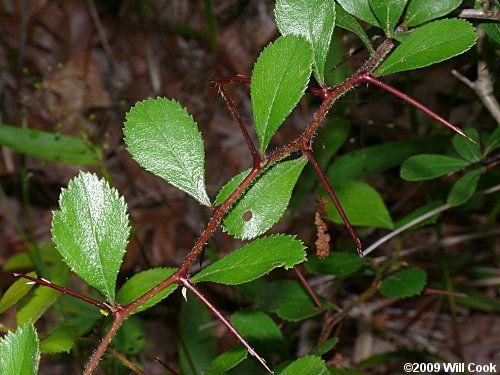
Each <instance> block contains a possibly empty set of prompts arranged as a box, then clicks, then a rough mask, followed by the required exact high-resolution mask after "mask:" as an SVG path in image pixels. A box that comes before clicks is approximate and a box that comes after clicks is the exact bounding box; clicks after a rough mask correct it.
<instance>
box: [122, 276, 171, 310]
mask: <svg viewBox="0 0 500 375" xmlns="http://www.w3.org/2000/svg"><path fill="white" fill-rule="evenodd" d="M174 272H175V268H151V269H149V270H146V271H143V272H140V273H138V274H135V275H134V276H132V277H131V278H130V279H128V280H127V281H126V282H125V284H123V286H122V287H121V288H120V291H119V292H118V293H117V295H116V301H117V302H118V303H119V304H120V305H122V306H124V305H127V304H129V303H131V302H133V301H134V300H136V299H137V298H139V297H140V296H142V295H143V294H144V293H146V292H147V291H148V290H150V289H152V288H154V287H155V286H156V285H158V284H160V283H161V282H162V281H163V280H165V279H166V278H168V277H169V276H170V275H172V274H173V273H174ZM176 288H177V284H174V285H170V286H169V287H168V288H166V289H164V290H163V291H161V292H160V293H158V294H157V295H155V296H154V297H153V298H151V299H150V300H149V301H147V302H145V303H144V304H143V305H142V306H140V307H138V308H137V309H135V310H134V312H135V313H137V312H140V311H144V310H146V309H149V308H150V307H152V306H154V305H156V304H157V303H158V302H160V301H161V300H162V299H164V298H167V297H168V296H169V295H170V293H172V292H173V291H174V290H175V289H176Z"/></svg>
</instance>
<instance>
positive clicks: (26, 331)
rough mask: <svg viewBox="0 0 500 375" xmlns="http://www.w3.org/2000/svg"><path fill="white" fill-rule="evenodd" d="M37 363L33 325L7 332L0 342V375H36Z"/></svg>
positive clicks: (37, 350)
mask: <svg viewBox="0 0 500 375" xmlns="http://www.w3.org/2000/svg"><path fill="white" fill-rule="evenodd" d="M39 362H40V351H39V349H38V337H37V335H36V331H35V327H33V324H27V325H25V326H23V327H20V328H18V329H17V331H16V332H9V333H7V335H6V336H4V337H3V338H2V339H1V340H0V374H3V375H36V374H37V373H38V364H39Z"/></svg>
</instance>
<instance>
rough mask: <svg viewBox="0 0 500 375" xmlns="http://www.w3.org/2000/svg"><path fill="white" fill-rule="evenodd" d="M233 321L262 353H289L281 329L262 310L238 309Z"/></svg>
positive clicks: (283, 354)
mask: <svg viewBox="0 0 500 375" xmlns="http://www.w3.org/2000/svg"><path fill="white" fill-rule="evenodd" d="M231 323H232V324H233V325H234V327H235V328H236V329H237V331H238V332H239V333H240V334H241V335H242V336H243V337H244V338H245V339H246V340H247V341H248V343H249V344H250V345H251V346H252V347H253V348H254V349H255V350H256V351H257V353H259V354H260V355H264V356H268V355H269V353H276V354H279V355H281V356H286V355H287V354H288V349H287V345H286V342H285V338H284V337H283V334H282V333H281V331H280V329H279V328H278V326H277V325H276V323H275V322H274V321H273V320H272V319H271V318H270V317H269V316H267V315H266V314H264V313H263V312H262V311H257V310H238V311H237V312H236V313H234V314H233V316H232V317H231Z"/></svg>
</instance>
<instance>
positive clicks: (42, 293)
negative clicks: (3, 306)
mask: <svg viewBox="0 0 500 375" xmlns="http://www.w3.org/2000/svg"><path fill="white" fill-rule="evenodd" d="M50 273H51V275H55V276H54V279H53V280H51V281H52V282H53V283H54V284H56V285H59V286H62V287H64V286H66V284H67V283H68V276H69V269H68V267H66V265H65V264H64V263H59V264H56V265H54V267H52V269H51V272H50ZM60 296H61V292H58V291H57V290H55V289H52V288H49V287H47V286H39V287H37V288H36V289H35V291H34V292H33V293H32V294H31V295H30V296H29V298H27V299H23V300H22V301H21V303H20V306H19V307H18V309H17V314H16V322H17V325H18V326H23V325H25V324H26V323H32V324H34V323H35V322H36V321H37V320H38V319H40V317H41V316H42V315H43V313H44V312H45V311H47V310H48V309H49V308H50V307H51V306H52V305H53V304H54V302H56V301H57V299H58V298H59V297H60Z"/></svg>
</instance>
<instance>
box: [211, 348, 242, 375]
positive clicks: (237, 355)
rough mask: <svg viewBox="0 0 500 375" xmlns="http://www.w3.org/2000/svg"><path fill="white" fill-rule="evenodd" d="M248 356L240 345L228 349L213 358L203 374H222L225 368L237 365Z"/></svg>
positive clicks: (228, 368)
mask: <svg viewBox="0 0 500 375" xmlns="http://www.w3.org/2000/svg"><path fill="white" fill-rule="evenodd" d="M247 356H248V351H247V350H246V349H245V348H243V347H242V346H237V347H235V348H232V349H229V350H227V351H225V352H224V353H222V354H221V355H219V356H218V357H217V358H215V359H214V360H213V361H212V363H210V365H209V366H208V367H207V369H206V370H205V371H204V372H203V375H223V374H224V373H225V372H226V371H227V370H230V369H232V368H233V367H235V366H237V365H238V364H239V363H240V362H241V361H243V360H244V359H245V358H246V357H247Z"/></svg>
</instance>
